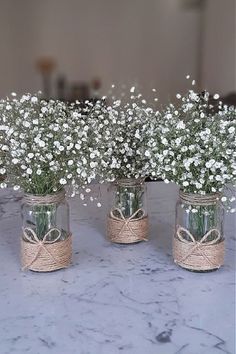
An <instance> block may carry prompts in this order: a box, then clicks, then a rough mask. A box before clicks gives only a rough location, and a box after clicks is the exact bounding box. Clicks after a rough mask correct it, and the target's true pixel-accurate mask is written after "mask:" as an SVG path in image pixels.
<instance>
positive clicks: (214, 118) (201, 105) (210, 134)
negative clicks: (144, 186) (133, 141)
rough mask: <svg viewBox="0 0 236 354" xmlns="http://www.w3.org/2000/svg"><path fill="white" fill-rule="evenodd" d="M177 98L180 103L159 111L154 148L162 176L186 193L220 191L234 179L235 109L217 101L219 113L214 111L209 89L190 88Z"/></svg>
mask: <svg viewBox="0 0 236 354" xmlns="http://www.w3.org/2000/svg"><path fill="white" fill-rule="evenodd" d="M214 97H215V99H218V95H215V96H214ZM177 98H178V99H179V100H180V101H181V104H180V105H178V106H175V105H174V104H170V105H168V106H167V107H166V108H165V110H164V111H163V113H160V116H161V122H162V123H161V124H159V123H158V125H159V129H158V135H157V140H158V144H157V146H158V148H157V149H156V148H154V149H153V153H154V154H155V156H156V158H157V159H158V161H160V162H161V166H162V168H161V175H162V178H163V180H164V181H165V182H167V183H168V182H174V183H176V184H178V185H179V186H180V187H181V189H182V190H183V191H184V192H186V193H196V194H201V195H205V194H209V193H216V192H220V193H221V192H223V189H224V187H225V186H226V185H227V184H229V183H234V182H235V181H236V151H235V146H236V119H235V110H234V109H233V108H227V107H222V103H221V102H219V107H218V108H219V112H218V113H213V112H212V111H211V109H212V108H213V107H212V106H211V105H210V103H209V93H208V92H203V93H201V94H197V93H195V92H194V91H193V90H190V91H189V92H188V94H187V95H186V96H183V97H181V95H180V94H177ZM233 117H234V118H233ZM154 171H155V170H154ZM155 172H156V174H158V172H159V171H155Z"/></svg>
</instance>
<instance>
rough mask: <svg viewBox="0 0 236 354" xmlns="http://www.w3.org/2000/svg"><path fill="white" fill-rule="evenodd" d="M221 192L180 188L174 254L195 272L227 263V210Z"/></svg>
mask: <svg viewBox="0 0 236 354" xmlns="http://www.w3.org/2000/svg"><path fill="white" fill-rule="evenodd" d="M220 197H221V196H220V194H218V193H215V194H206V195H198V194H189V193H184V192H183V191H180V194H179V201H178V202H177V206H176V230H175V235H174V237H173V257H174V261H175V263H176V264H178V265H179V266H181V267H183V268H185V269H188V270H191V271H196V272H206V271H212V270H216V269H218V268H220V267H221V266H222V265H223V263H224V236H223V220H224V209H223V207H222V205H221V202H220Z"/></svg>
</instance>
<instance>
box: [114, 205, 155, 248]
mask: <svg viewBox="0 0 236 354" xmlns="http://www.w3.org/2000/svg"><path fill="white" fill-rule="evenodd" d="M115 211H116V212H118V214H119V215H120V218H118V217H117V216H115V215H114V212H115ZM140 212H141V215H140V216H139V217H137V218H135V216H136V215H137V214H138V213H140ZM144 215H145V211H144V209H142V208H140V209H138V210H136V211H135V213H133V214H132V215H131V216H130V217H129V218H125V216H124V214H123V213H122V210H121V209H119V208H114V209H112V210H111V211H110V217H111V218H112V219H115V220H117V221H120V220H121V219H122V220H123V225H122V227H121V229H120V230H119V234H118V236H120V235H121V234H122V232H123V231H124V229H125V228H126V227H127V229H128V230H129V231H130V232H131V234H132V235H133V236H135V237H137V235H136V234H135V232H134V231H133V229H132V227H131V226H130V225H131V224H130V222H132V220H135V221H138V220H141V219H143V217H144ZM143 240H144V241H148V239H147V238H146V237H143Z"/></svg>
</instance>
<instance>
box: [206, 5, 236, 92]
mask: <svg viewBox="0 0 236 354" xmlns="http://www.w3.org/2000/svg"><path fill="white" fill-rule="evenodd" d="M204 27H205V40H204V43H203V63H202V64H203V65H202V78H203V80H202V81H203V82H202V83H203V86H204V87H206V88H207V89H208V90H210V91H211V92H218V93H220V94H222V95H225V94H227V93H229V92H231V91H234V92H235V91H236V0H207V3H206V9H205V16H204Z"/></svg>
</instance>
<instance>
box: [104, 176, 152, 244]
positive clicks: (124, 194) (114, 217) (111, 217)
mask: <svg viewBox="0 0 236 354" xmlns="http://www.w3.org/2000/svg"><path fill="white" fill-rule="evenodd" d="M109 198H110V211H109V214H108V218H107V236H108V239H109V240H110V241H111V242H114V243H121V244H122V243H123V244H129V243H136V242H141V241H147V240H148V215H147V205H146V204H147V203H146V186H145V182H144V179H119V180H116V181H115V182H114V183H111V185H110V187H109Z"/></svg>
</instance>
